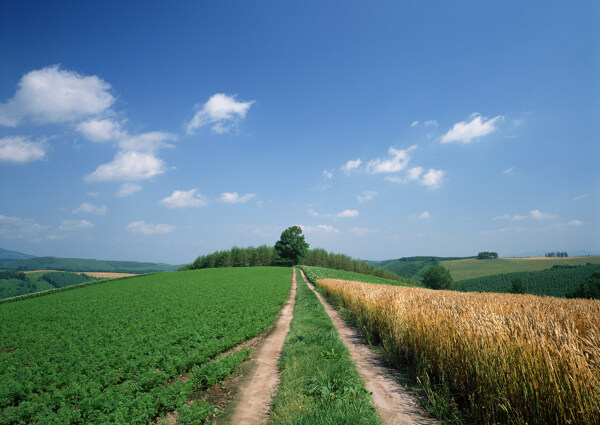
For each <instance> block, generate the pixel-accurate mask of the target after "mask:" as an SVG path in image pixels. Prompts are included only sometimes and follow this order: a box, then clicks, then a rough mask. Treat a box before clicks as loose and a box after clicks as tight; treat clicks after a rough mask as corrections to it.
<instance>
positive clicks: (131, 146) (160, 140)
mask: <svg viewBox="0 0 600 425" xmlns="http://www.w3.org/2000/svg"><path fill="white" fill-rule="evenodd" d="M176 139H177V136H176V135H174V134H172V133H165V132H163V131H151V132H148V133H141V134H136V135H133V136H130V135H124V136H123V137H122V138H121V139H120V140H119V147H120V148H121V149H123V150H126V151H138V152H156V151H157V150H159V149H161V148H172V147H173V145H170V144H168V143H166V142H167V141H169V140H176Z"/></svg>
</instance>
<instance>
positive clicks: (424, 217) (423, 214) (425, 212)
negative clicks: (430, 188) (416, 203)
mask: <svg viewBox="0 0 600 425" xmlns="http://www.w3.org/2000/svg"><path fill="white" fill-rule="evenodd" d="M419 218H420V219H421V220H428V219H430V218H431V214H429V213H428V212H427V211H424V212H422V213H421V214H419Z"/></svg>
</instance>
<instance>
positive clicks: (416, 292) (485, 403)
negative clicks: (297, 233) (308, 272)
mask: <svg viewBox="0 0 600 425" xmlns="http://www.w3.org/2000/svg"><path fill="white" fill-rule="evenodd" d="M318 283H319V285H320V286H321V287H322V288H323V289H324V290H325V291H326V293H327V294H328V295H329V296H331V297H333V298H334V299H336V301H337V302H340V303H341V304H342V305H344V306H345V308H346V309H348V310H350V312H351V313H353V315H355V316H356V317H357V320H358V322H359V325H360V327H361V328H362V329H364V330H365V332H366V333H367V334H368V335H370V336H371V339H372V340H375V341H377V340H379V341H381V342H382V345H383V347H384V349H385V351H386V353H387V354H388V356H389V357H390V358H391V359H392V360H394V361H396V362H400V363H404V362H412V363H415V362H420V364H427V365H429V366H428V367H429V370H430V373H431V375H432V376H433V378H435V379H437V380H438V382H445V384H446V385H449V386H450V388H451V390H452V392H453V393H454V394H455V395H456V397H457V400H458V401H459V402H460V403H461V405H462V406H463V408H465V409H466V410H467V411H468V414H469V416H470V417H471V418H472V421H473V422H474V423H485V424H524V423H528V424H530V425H534V424H598V423H600V301H592V300H565V299H559V298H551V297H536V296H533V295H512V294H480V293H458V292H451V291H433V290H428V289H423V288H406V287H398V286H395V287H394V286H387V285H377V284H368V283H361V282H349V281H342V280H333V279H329V280H328V279H324V280H320V281H318Z"/></svg>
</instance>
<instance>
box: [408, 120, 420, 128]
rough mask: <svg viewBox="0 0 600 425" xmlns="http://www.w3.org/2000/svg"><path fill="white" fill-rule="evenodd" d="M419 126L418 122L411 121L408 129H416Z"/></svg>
mask: <svg viewBox="0 0 600 425" xmlns="http://www.w3.org/2000/svg"><path fill="white" fill-rule="evenodd" d="M418 125H419V121H413V122H412V124H411V125H410V128H413V127H416V126H418Z"/></svg>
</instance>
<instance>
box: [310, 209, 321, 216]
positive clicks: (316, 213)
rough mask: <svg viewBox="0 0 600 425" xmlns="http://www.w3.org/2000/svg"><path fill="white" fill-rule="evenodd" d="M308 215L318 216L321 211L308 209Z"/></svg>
mask: <svg viewBox="0 0 600 425" xmlns="http://www.w3.org/2000/svg"><path fill="white" fill-rule="evenodd" d="M308 215H310V216H313V217H318V216H319V213H318V212H317V211H315V210H313V209H309V210H308Z"/></svg>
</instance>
